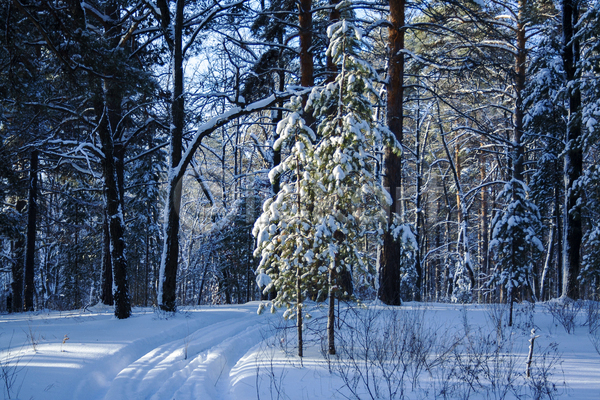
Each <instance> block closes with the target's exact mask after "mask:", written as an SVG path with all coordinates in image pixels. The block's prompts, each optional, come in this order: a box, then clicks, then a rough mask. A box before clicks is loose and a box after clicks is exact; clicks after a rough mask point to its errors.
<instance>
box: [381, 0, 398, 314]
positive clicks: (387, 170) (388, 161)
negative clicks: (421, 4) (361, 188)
mask: <svg viewBox="0 0 600 400" xmlns="http://www.w3.org/2000/svg"><path fill="white" fill-rule="evenodd" d="M389 5H390V24H391V26H390V27H389V51H390V56H389V62H388V85H387V117H386V118H387V121H386V122H387V126H388V128H389V129H390V130H391V131H392V133H393V134H394V136H396V139H397V140H398V142H400V143H402V140H403V134H402V125H403V104H402V103H403V95H404V87H403V84H404V54H402V53H401V51H402V50H403V49H404V6H405V4H404V0H390V2H389ZM401 175H402V160H401V158H400V156H399V155H397V154H395V153H394V152H393V151H392V150H391V149H390V148H387V147H386V149H385V150H384V155H383V186H384V187H385V188H387V190H389V192H390V195H391V197H392V204H391V206H390V210H391V213H390V221H389V223H391V215H393V214H392V213H394V212H396V211H398V210H399V208H400V207H399V205H400V202H401V199H400V198H399V197H400V193H401V183H402V176H401ZM378 297H379V299H380V300H381V301H382V302H383V303H385V304H389V305H400V303H401V300H400V244H399V243H397V242H396V241H395V240H394V238H393V237H392V235H391V233H390V232H389V230H388V231H387V232H386V233H385V234H384V236H383V245H382V246H381V247H380V250H379V292H378Z"/></svg>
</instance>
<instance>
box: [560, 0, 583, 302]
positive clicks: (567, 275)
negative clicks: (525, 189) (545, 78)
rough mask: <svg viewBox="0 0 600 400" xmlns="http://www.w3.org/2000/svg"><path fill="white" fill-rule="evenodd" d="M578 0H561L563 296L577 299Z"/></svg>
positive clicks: (580, 161)
mask: <svg viewBox="0 0 600 400" xmlns="http://www.w3.org/2000/svg"><path fill="white" fill-rule="evenodd" d="M578 6H579V2H578V0H562V12H563V15H562V22H563V49H562V57H563V64H564V69H565V73H566V79H567V82H566V85H565V86H566V87H568V88H569V91H568V100H569V121H568V123H567V137H566V143H567V148H566V149H565V153H564V154H565V155H564V180H565V208H564V217H563V221H564V224H565V228H564V231H563V234H564V240H563V246H564V250H563V257H564V261H563V292H562V295H563V296H567V297H570V298H572V299H578V298H579V296H580V293H579V285H578V284H577V276H578V275H579V270H580V268H581V259H580V250H581V239H582V227H581V217H580V213H579V212H578V211H577V210H576V207H578V206H577V200H578V199H579V197H580V195H579V193H578V192H577V189H576V188H575V186H574V184H575V182H576V181H577V179H578V178H579V177H580V176H581V174H582V171H583V151H582V149H581V147H580V145H578V144H577V141H578V139H579V137H580V136H581V119H580V118H581V116H580V108H581V93H580V91H579V89H578V88H577V85H573V83H574V82H575V80H576V76H575V71H576V68H577V61H578V60H579V41H578V40H577V39H575V38H574V37H575V33H576V32H575V25H576V24H577V21H578V19H579V7H578Z"/></svg>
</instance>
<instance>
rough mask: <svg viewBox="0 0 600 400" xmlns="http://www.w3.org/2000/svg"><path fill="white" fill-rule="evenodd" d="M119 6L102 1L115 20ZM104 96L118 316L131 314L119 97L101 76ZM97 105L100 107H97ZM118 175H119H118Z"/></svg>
mask: <svg viewBox="0 0 600 400" xmlns="http://www.w3.org/2000/svg"><path fill="white" fill-rule="evenodd" d="M118 10H119V6H118V4H117V2H115V1H110V2H108V3H107V4H106V15H108V16H110V17H111V19H112V20H113V21H118ZM118 29H119V28H118V27H117V26H111V27H109V28H108V29H107V30H106V32H105V35H106V36H107V37H110V38H114V39H113V41H114V42H113V45H114V47H115V48H116V47H118V44H119V43H118V41H119V34H118ZM105 75H107V76H113V75H117V74H116V73H115V71H106V73H105ZM102 84H103V92H104V98H103V101H102V103H101V104H97V105H96V112H97V113H98V115H101V116H102V118H101V120H100V123H99V126H98V135H99V136H100V143H101V144H102V152H103V154H104V158H103V160H102V164H103V165H102V167H103V173H104V196H105V201H106V215H107V217H108V231H109V235H110V253H111V257H110V258H111V264H112V269H113V280H114V285H113V286H114V289H113V299H114V304H115V316H116V317H117V318H119V319H124V318H128V317H130V316H131V300H130V297H129V285H128V282H127V259H126V256H125V221H124V210H123V198H122V196H123V191H124V190H123V186H124V182H123V179H122V174H123V171H122V170H121V171H119V168H121V169H122V168H123V166H122V164H121V165H119V161H118V159H119V156H120V151H119V145H118V144H117V141H118V139H119V138H120V136H121V130H122V124H120V122H121V118H122V110H121V100H122V98H123V95H122V91H121V90H120V87H119V82H116V81H114V80H111V79H103V82H102ZM100 107H102V108H101V109H100ZM120 176H121V178H120Z"/></svg>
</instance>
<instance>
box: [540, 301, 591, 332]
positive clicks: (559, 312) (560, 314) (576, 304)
mask: <svg viewBox="0 0 600 400" xmlns="http://www.w3.org/2000/svg"><path fill="white" fill-rule="evenodd" d="M583 304H584V303H583V302H582V301H580V300H577V301H573V300H571V299H569V298H565V299H558V300H556V301H549V302H548V303H546V308H547V309H548V312H549V313H550V314H551V315H552V318H553V319H554V321H558V322H560V324H561V325H562V326H563V328H565V331H566V332H567V333H568V334H572V333H574V332H575V327H576V326H577V321H576V320H577V315H578V314H579V311H581V309H582V308H583Z"/></svg>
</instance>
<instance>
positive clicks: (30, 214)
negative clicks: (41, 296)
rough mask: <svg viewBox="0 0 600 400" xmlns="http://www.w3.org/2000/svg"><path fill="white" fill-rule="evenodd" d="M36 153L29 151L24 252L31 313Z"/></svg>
mask: <svg viewBox="0 0 600 400" xmlns="http://www.w3.org/2000/svg"><path fill="white" fill-rule="evenodd" d="M37 169H38V151H37V150H36V149H34V150H32V151H31V161H30V165H29V201H28V207H27V248H26V251H25V311H33V310H34V305H33V295H34V292H35V287H34V279H33V278H34V274H35V268H34V266H35V240H36V233H37V181H38V175H37Z"/></svg>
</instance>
